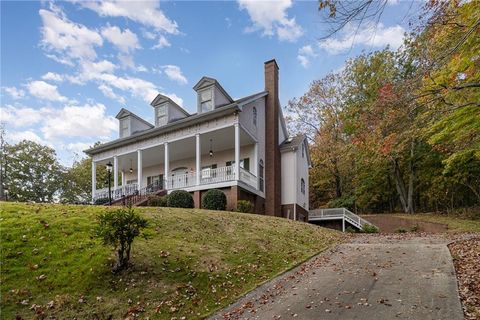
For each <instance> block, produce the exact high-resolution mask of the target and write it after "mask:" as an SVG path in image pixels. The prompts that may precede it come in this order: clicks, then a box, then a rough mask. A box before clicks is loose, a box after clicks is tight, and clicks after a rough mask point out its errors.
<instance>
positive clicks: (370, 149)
mask: <svg viewBox="0 0 480 320" xmlns="http://www.w3.org/2000/svg"><path fill="white" fill-rule="evenodd" d="M384 2H386V1H383V2H382V1H377V2H373V1H363V2H358V3H356V6H355V7H349V8H346V7H344V6H342V7H341V8H339V7H338V5H339V2H336V1H320V9H321V10H326V9H329V10H330V18H331V19H332V20H335V18H336V17H337V15H339V18H338V19H337V21H336V23H337V24H336V25H335V26H334V28H333V29H332V33H335V32H336V31H338V30H339V28H341V27H342V26H344V25H345V24H346V23H348V22H352V21H355V20H356V17H357V15H363V16H364V15H366V14H371V16H372V17H375V15H378V14H381V4H382V3H384ZM373 3H375V4H376V7H375V8H374V10H373V11H370V13H368V12H367V13H365V12H364V11H362V10H365V8H366V7H365V5H366V4H367V5H368V4H373ZM339 9H341V11H339ZM479 26H480V2H478V1H470V2H468V1H462V2H460V1H430V2H428V3H427V4H426V6H425V11H424V12H423V13H422V15H421V16H420V17H419V25H418V26H417V27H416V28H415V29H414V31H413V32H412V33H411V34H409V35H408V36H407V37H406V40H405V42H404V45H403V46H402V47H400V48H399V49H398V50H396V51H391V50H390V49H389V48H386V49H384V50H382V51H378V52H374V53H369V54H362V55H360V56H358V57H356V58H355V59H352V60H350V61H348V62H347V63H346V65H345V68H344V69H343V70H342V71H341V72H338V73H332V74H328V75H327V76H325V77H324V78H322V79H320V80H316V81H314V82H313V83H312V84H311V85H310V88H309V90H308V91H307V92H306V93H305V94H304V95H303V96H302V97H299V98H296V99H293V100H291V101H290V102H289V104H288V106H287V111H288V113H289V114H290V127H291V129H292V130H294V131H298V132H305V128H308V137H309V139H310V143H311V155H312V162H313V164H312V169H311V172H310V195H311V207H319V206H332V207H348V208H350V209H352V210H355V211H359V212H393V211H403V212H406V213H413V212H417V211H445V210H453V209H455V208H464V207H472V206H478V205H479V204H480V69H479V68H480V56H479V53H480V28H479Z"/></svg>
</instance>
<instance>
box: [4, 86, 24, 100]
mask: <svg viewBox="0 0 480 320" xmlns="http://www.w3.org/2000/svg"><path fill="white" fill-rule="evenodd" d="M3 90H5V92H6V93H8V94H9V95H10V97H12V99H15V100H17V99H20V98H23V97H24V96H25V91H24V90H22V89H17V88H15V87H3Z"/></svg>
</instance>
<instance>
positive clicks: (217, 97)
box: [213, 87, 230, 108]
mask: <svg viewBox="0 0 480 320" xmlns="http://www.w3.org/2000/svg"><path fill="white" fill-rule="evenodd" d="M213 92H214V94H213V103H214V105H215V108H216V107H218V106H223V105H226V104H229V103H230V101H229V100H228V98H227V97H225V96H224V95H223V93H222V91H220V89H218V88H217V87H215V89H214V91H213Z"/></svg>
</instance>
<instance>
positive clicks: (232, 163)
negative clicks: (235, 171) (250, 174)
mask: <svg viewBox="0 0 480 320" xmlns="http://www.w3.org/2000/svg"><path fill="white" fill-rule="evenodd" d="M225 165H226V166H227V167H230V166H232V167H233V166H235V160H232V161H227V162H226V163H225ZM240 168H242V169H245V170H247V171H250V158H245V159H240Z"/></svg>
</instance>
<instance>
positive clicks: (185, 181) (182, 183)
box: [167, 172, 196, 189]
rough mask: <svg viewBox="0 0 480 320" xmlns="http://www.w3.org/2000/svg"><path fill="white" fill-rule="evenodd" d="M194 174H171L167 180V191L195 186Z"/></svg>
mask: <svg viewBox="0 0 480 320" xmlns="http://www.w3.org/2000/svg"><path fill="white" fill-rule="evenodd" d="M195 183H196V174H195V172H191V173H184V174H172V175H170V177H168V178H167V189H182V188H188V187H193V186H195Z"/></svg>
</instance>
